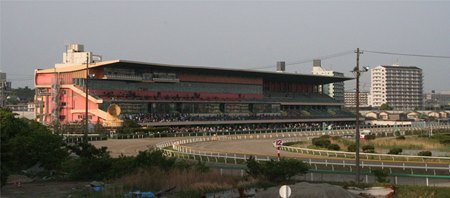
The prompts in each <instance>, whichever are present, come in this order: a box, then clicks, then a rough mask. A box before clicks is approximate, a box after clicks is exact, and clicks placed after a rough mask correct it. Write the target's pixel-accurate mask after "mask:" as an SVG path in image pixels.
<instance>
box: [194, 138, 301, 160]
mask: <svg viewBox="0 0 450 198" xmlns="http://www.w3.org/2000/svg"><path fill="white" fill-rule="evenodd" d="M274 140H275V139H258V140H226V141H212V142H197V143H192V144H187V145H186V146H190V147H195V149H196V150H202V151H212V152H214V151H215V152H230V153H242V154H254V155H273V156H276V155H277V149H276V148H275V147H273V146H272V143H273V141H274ZM280 153H281V156H290V157H298V156H299V155H298V154H296V153H292V152H286V151H280Z"/></svg>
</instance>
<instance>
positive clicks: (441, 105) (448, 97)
mask: <svg viewBox="0 0 450 198" xmlns="http://www.w3.org/2000/svg"><path fill="white" fill-rule="evenodd" d="M423 97H424V98H423V99H424V106H425V108H427V109H450V91H442V92H439V93H436V92H435V91H434V90H433V91H431V93H426V94H424V96H423Z"/></svg>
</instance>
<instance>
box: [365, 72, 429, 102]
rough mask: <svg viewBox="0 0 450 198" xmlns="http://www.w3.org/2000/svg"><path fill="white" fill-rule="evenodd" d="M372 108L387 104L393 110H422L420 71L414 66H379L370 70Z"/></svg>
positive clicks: (421, 78)
mask: <svg viewBox="0 0 450 198" xmlns="http://www.w3.org/2000/svg"><path fill="white" fill-rule="evenodd" d="M370 92H371V94H370V95H371V97H372V98H371V100H372V104H371V105H372V107H380V106H381V105H382V104H385V103H386V104H388V105H389V106H390V107H392V108H393V109H394V110H404V111H410V110H415V109H422V106H423V104H422V101H423V100H422V97H423V96H422V93H423V76H422V69H420V68H418V67H415V66H398V65H393V66H388V65H380V66H377V67H375V68H373V69H371V88H370Z"/></svg>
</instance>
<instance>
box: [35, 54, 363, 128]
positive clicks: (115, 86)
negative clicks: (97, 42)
mask: <svg viewBox="0 0 450 198" xmlns="http://www.w3.org/2000/svg"><path fill="white" fill-rule="evenodd" d="M87 67H88V73H89V76H90V78H89V79H88V93H89V97H88V108H89V120H90V122H91V123H97V122H100V123H102V124H104V125H109V126H116V125H118V123H119V124H120V122H115V123H111V120H114V119H115V120H116V121H120V120H123V119H134V120H136V121H138V122H139V123H140V124H142V125H148V126H184V125H211V124H252V123H298V122H322V121H329V122H339V121H342V122H351V121H353V122H354V115H353V114H352V113H350V112H347V111H345V110H343V109H342V108H341V107H342V106H343V104H342V103H339V102H337V101H336V100H334V99H333V98H331V97H329V96H327V95H325V94H323V93H322V92H321V89H320V87H321V86H323V85H325V84H329V83H334V82H342V81H345V80H349V79H350V78H346V77H329V76H315V75H305V74H294V73H287V72H262V71H251V70H241V69H225V68H219V67H196V66H184V65H169V64H160V63H143V62H135V61H126V60H115V61H100V62H92V61H91V62H90V63H89V65H88V66H87V65H86V64H83V63H78V64H65V65H62V66H61V65H59V66H57V67H55V68H50V69H43V70H36V71H35V86H36V110H35V111H36V115H37V119H38V121H41V122H42V123H46V124H50V123H52V122H60V123H70V122H75V121H80V120H82V119H83V118H84V115H85V108H86V106H85V104H86V97H85V94H86V92H85V87H86V79H87V78H86V76H87V75H86V68H87ZM111 106H114V107H115V108H113V109H111ZM117 107H118V108H117ZM111 111H112V112H113V113H112V114H111ZM119 111H120V112H119ZM114 116H116V117H114Z"/></svg>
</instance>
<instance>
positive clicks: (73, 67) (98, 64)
mask: <svg viewBox="0 0 450 198" xmlns="http://www.w3.org/2000/svg"><path fill="white" fill-rule="evenodd" d="M116 63H125V64H140V65H149V66H159V67H168V68H189V69H201V70H213V71H230V72H243V73H251V74H256V75H257V74H261V75H271V76H292V77H296V76H298V77H300V76H302V77H314V78H321V79H327V80H331V79H336V80H334V81H333V80H332V81H333V82H340V81H346V80H352V79H354V78H350V77H340V76H325V75H313V74H297V73H287V72H269V71H255V70H245V69H234V68H220V67H206V66H191V65H175V64H165V63H148V62H140V61H130V60H111V61H103V62H96V63H89V68H96V67H101V66H107V65H112V64H116ZM84 69H86V64H80V65H71V66H66V67H57V68H49V69H37V70H35V71H36V73H37V74H38V73H53V72H72V71H79V70H84Z"/></svg>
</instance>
